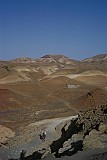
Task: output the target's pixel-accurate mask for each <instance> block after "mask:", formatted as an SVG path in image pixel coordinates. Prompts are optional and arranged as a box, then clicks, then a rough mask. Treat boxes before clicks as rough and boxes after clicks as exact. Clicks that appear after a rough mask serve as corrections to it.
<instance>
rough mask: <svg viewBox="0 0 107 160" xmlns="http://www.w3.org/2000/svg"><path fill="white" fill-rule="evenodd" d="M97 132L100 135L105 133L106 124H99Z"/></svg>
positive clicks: (106, 129)
mask: <svg viewBox="0 0 107 160" xmlns="http://www.w3.org/2000/svg"><path fill="white" fill-rule="evenodd" d="M98 130H99V131H100V132H101V133H107V124H104V123H100V125H99V127H98Z"/></svg>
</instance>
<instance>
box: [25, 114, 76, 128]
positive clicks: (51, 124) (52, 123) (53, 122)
mask: <svg viewBox="0 0 107 160" xmlns="http://www.w3.org/2000/svg"><path fill="white" fill-rule="evenodd" d="M76 118H78V115H76V116H70V117H64V118H55V119H45V120H42V121H39V122H35V123H31V124H30V125H28V128H31V127H37V128H39V129H46V130H47V131H54V130H55V127H56V126H57V125H58V124H60V123H62V122H64V121H66V120H72V119H76Z"/></svg>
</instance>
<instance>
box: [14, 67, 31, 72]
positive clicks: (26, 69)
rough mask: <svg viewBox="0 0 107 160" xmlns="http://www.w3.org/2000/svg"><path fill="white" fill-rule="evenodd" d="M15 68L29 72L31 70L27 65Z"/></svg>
mask: <svg viewBox="0 0 107 160" xmlns="http://www.w3.org/2000/svg"><path fill="white" fill-rule="evenodd" d="M14 69H15V70H17V71H18V72H23V71H26V72H29V71H30V69H29V68H27V67H25V66H17V67H15V68H14Z"/></svg>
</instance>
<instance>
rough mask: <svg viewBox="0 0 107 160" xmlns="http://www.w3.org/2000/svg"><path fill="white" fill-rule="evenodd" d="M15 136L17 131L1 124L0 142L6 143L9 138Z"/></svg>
mask: <svg viewBox="0 0 107 160" xmlns="http://www.w3.org/2000/svg"><path fill="white" fill-rule="evenodd" d="M14 136H15V132H13V131H12V130H11V129H10V128H7V127H5V126H3V125H0V143H5V142H6V141H7V140H8V139H9V138H12V137H14Z"/></svg>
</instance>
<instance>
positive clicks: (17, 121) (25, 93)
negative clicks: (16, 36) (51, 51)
mask: <svg viewBox="0 0 107 160" xmlns="http://www.w3.org/2000/svg"><path fill="white" fill-rule="evenodd" d="M106 105H107V54H99V55H96V56H95V57H90V58H87V59H84V60H82V61H77V60H73V59H70V58H68V57H66V56H64V55H45V56H43V57H41V58H39V59H31V58H25V57H22V58H17V59H14V60H10V61H0V155H1V157H0V158H1V159H0V160H6V159H11V158H14V159H18V158H19V157H20V152H21V151H22V150H26V157H27V156H30V155H32V154H33V153H34V152H36V151H39V150H42V149H43V148H46V150H45V152H43V150H42V154H44V153H45V155H48V153H53V152H52V150H51V152H50V148H49V146H50V145H52V143H53V142H54V141H56V140H58V139H59V138H60V136H61V129H62V128H63V126H64V125H65V123H66V122H67V125H68V124H69V123H70V122H69V121H70V120H72V119H73V121H75V119H78V116H79V115H81V114H82V113H88V112H89V111H90V110H93V109H94V108H97V107H99V106H106ZM98 114H100V111H99V110H98ZM105 114H106V113H105ZM84 115H85V114H84ZM101 116H102V115H101ZM103 116H104V115H103ZM103 116H102V117H103ZM84 117H85V116H84ZM95 118H96V117H95ZM101 122H103V123H104V125H105V123H106V119H100V123H101ZM100 123H99V125H101V124H100ZM78 124H79V125H80V123H79V122H78ZM92 124H93V123H92ZM86 125H87V124H86ZM105 126H106V125H105ZM92 129H94V128H92ZM41 130H46V132H47V137H46V141H45V142H44V143H42V142H41V140H40V139H39V133H40V132H41ZM79 131H80V130H79ZM79 131H78V132H79ZM94 132H95V131H94ZM98 134H99V133H98ZM103 134H104V135H103V136H107V134H106V132H105V133H103ZM105 134H106V135H105ZM79 136H80V134H79ZM85 136H86V135H85ZM69 138H70V137H69ZM82 138H83V137H82ZM97 138H98V137H97ZM105 139H106V138H105ZM105 139H104V143H105V145H104V148H105V147H107V141H106V140H105ZM67 140H68V139H65V140H64V142H65V141H67ZM82 141H83V142H84V143H85V140H83V139H82ZM99 143H100V142H99ZM102 145H103V144H102ZM99 146H100V145H99ZM47 148H48V149H47ZM51 149H52V148H51ZM84 150H85V148H84ZM60 152H61V156H63V155H64V156H65V155H66V154H64V153H63V151H60ZM62 153H63V154H62ZM58 155H59V153H58ZM56 157H57V156H56ZM30 158H32V157H30ZM30 158H28V159H29V160H30ZM42 158H45V156H42ZM57 158H60V156H58V157H57ZM32 159H33V158H32Z"/></svg>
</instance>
